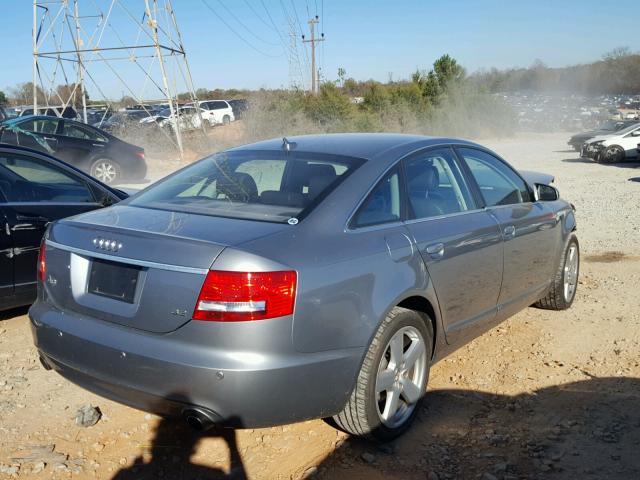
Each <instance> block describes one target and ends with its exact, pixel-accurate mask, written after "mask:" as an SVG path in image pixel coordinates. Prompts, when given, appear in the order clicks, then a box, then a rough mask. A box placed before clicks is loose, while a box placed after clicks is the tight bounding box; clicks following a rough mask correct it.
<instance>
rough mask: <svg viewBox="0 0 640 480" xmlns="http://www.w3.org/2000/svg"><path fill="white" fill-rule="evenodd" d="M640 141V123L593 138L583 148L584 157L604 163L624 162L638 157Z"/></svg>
mask: <svg viewBox="0 0 640 480" xmlns="http://www.w3.org/2000/svg"><path fill="white" fill-rule="evenodd" d="M639 140H640V123H634V124H633V125H630V126H628V127H627V128H623V129H622V130H618V131H617V132H615V133H612V134H609V135H601V136H598V137H595V138H592V139H591V140H589V141H588V142H587V143H585V144H584V146H583V147H582V156H584V157H589V158H593V159H594V160H595V161H596V162H602V163H618V162H622V161H624V160H626V159H629V158H631V157H637V156H638V150H637V147H638V141H639Z"/></svg>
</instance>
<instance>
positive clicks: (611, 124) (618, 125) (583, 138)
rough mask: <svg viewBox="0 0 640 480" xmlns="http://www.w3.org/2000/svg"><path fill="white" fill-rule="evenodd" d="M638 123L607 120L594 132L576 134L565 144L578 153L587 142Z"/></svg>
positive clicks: (634, 121) (636, 121) (635, 121)
mask: <svg viewBox="0 0 640 480" xmlns="http://www.w3.org/2000/svg"><path fill="white" fill-rule="evenodd" d="M635 123H638V120H608V121H606V122H605V123H603V124H602V125H600V126H599V127H598V128H597V129H595V130H590V131H588V132H582V133H577V134H575V135H574V136H573V137H571V138H570V139H569V141H568V142H567V143H568V144H569V145H570V146H571V148H573V149H574V150H575V151H577V152H579V151H580V150H581V149H582V145H584V144H585V143H586V142H587V141H588V140H590V139H592V138H594V137H599V136H601V135H609V134H612V133H615V132H617V131H618V130H622V129H623V128H627V127H630V126H631V125H633V124H635Z"/></svg>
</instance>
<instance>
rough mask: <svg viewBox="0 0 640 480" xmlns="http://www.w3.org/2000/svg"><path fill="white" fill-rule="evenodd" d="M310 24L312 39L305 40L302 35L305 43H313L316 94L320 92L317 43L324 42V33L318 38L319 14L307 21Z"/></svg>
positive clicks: (312, 58) (314, 92)
mask: <svg viewBox="0 0 640 480" xmlns="http://www.w3.org/2000/svg"><path fill="white" fill-rule="evenodd" d="M307 23H308V24H309V30H311V39H310V40H305V38H304V35H302V42H303V43H310V44H311V93H313V94H314V95H315V94H316V93H318V81H317V80H318V72H317V70H316V43H318V42H324V33H321V34H320V38H316V25H317V24H318V23H320V20H319V19H318V15H316V16H315V17H314V18H312V19H311V20H309V21H308V22H307Z"/></svg>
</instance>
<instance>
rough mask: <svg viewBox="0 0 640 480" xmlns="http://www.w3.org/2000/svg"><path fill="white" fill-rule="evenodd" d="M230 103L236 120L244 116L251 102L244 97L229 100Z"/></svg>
mask: <svg viewBox="0 0 640 480" xmlns="http://www.w3.org/2000/svg"><path fill="white" fill-rule="evenodd" d="M228 103H229V105H231V108H232V110H233V116H234V117H235V119H236V120H238V119H240V118H242V117H243V116H244V113H245V112H246V111H247V110H248V109H249V102H247V100H244V99H238V100H229V101H228Z"/></svg>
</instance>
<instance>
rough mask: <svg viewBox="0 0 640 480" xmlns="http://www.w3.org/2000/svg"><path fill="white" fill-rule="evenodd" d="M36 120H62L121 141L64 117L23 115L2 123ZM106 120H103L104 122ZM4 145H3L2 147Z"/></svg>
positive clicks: (99, 130) (95, 128) (116, 138)
mask: <svg viewBox="0 0 640 480" xmlns="http://www.w3.org/2000/svg"><path fill="white" fill-rule="evenodd" d="M30 119H31V120H37V119H54V120H64V121H65V122H68V123H73V124H76V125H79V126H80V127H83V128H88V129H89V130H93V131H95V132H98V133H99V134H100V135H103V136H105V137H108V138H109V139H110V140H118V141H121V140H120V139H119V138H118V137H114V136H113V135H111V134H110V133H109V132H105V131H104V130H102V129H100V128H97V127H94V126H93V125H89V124H88V123H84V122H79V121H77V120H73V119H71V118H64V117H54V116H52V115H25V116H23V117H14V118H10V119H8V120H5V121H4V122H2V123H3V124H5V125H12V124H15V123H22V122H25V121H27V120H30ZM106 121H107V120H105V122H106ZM4 145H5V144H3V146H4Z"/></svg>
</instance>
